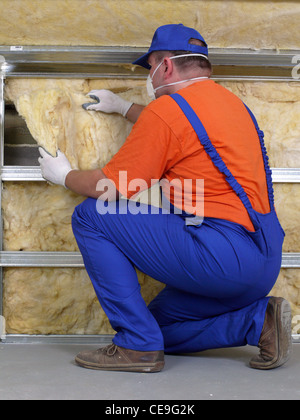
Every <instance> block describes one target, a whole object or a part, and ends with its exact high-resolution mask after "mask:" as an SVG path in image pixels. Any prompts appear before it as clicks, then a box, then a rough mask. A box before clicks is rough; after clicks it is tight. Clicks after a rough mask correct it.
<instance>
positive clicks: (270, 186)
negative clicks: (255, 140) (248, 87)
mask: <svg viewBox="0 0 300 420" xmlns="http://www.w3.org/2000/svg"><path fill="white" fill-rule="evenodd" d="M244 105H245V107H246V109H247V111H248V112H249V115H250V117H251V118H252V121H253V124H254V126H255V128H256V131H257V134H258V137H259V141H260V148H261V152H262V156H263V161H264V167H265V173H266V180H267V188H268V195H269V203H270V209H271V210H274V189H273V183H272V171H271V169H270V166H269V158H268V155H267V149H266V147H265V142H264V132H263V131H262V130H260V128H259V126H258V124H257V121H256V118H255V116H254V115H253V113H252V112H251V110H250V109H249V108H248V107H247V105H246V104H245V103H244Z"/></svg>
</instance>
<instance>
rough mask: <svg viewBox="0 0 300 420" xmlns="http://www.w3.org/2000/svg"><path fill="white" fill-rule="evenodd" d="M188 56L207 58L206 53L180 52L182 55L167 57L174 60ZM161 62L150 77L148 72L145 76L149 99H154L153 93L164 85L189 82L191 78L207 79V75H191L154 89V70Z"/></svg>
mask: <svg viewBox="0 0 300 420" xmlns="http://www.w3.org/2000/svg"><path fill="white" fill-rule="evenodd" d="M190 56H200V57H204V58H206V59H207V60H208V58H207V57H206V55H204V54H182V55H175V56H174V57H169V58H170V60H174V59H175V58H180V57H190ZM162 63H163V61H162V62H161V63H159V65H158V66H157V67H156V69H155V70H154V72H153V74H152V77H151V76H150V74H149V75H148V77H147V85H146V86H147V93H148V96H149V97H150V98H151V99H155V94H156V92H157V91H158V90H159V89H162V88H164V87H167V86H173V85H177V84H179V83H185V82H189V81H191V80H200V79H208V77H207V76H204V77H193V78H191V79H185V80H179V81H178V82H173V83H167V84H166V85H162V86H158V87H157V88H155V89H154V87H153V78H154V75H155V73H156V72H157V70H158V69H159V67H160V66H161V65H162Z"/></svg>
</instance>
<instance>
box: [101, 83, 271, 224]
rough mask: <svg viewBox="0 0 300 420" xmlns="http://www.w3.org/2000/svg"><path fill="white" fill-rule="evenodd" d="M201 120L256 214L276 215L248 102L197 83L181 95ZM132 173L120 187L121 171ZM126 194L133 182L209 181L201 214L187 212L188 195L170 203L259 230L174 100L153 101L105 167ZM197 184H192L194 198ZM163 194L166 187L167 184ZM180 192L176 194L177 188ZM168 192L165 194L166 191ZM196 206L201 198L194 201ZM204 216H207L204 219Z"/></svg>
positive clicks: (216, 85)
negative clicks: (247, 105)
mask: <svg viewBox="0 0 300 420" xmlns="http://www.w3.org/2000/svg"><path fill="white" fill-rule="evenodd" d="M178 93H179V94H180V95H182V96H183V97H184V98H185V99H186V100H187V102H188V103H189V104H190V106H191V107H192V108H193V110H194V111H195V112H196V114H197V115H198V117H199V118H200V120H201V122H202V124H203V126H204V127H205V129H206V131H207V134H208V137H209V138H210V140H211V142H212V144H213V145H214V147H215V148H216V150H217V151H218V153H219V154H220V156H221V158H222V159H223V161H224V163H225V164H226V166H227V167H228V169H229V170H230V171H231V173H232V174H233V176H234V177H235V178H236V180H237V182H239V183H240V184H241V185H242V187H243V188H244V190H245V192H246V194H247V196H248V198H249V200H250V202H251V204H252V206H253V208H254V210H256V211H258V212H260V213H268V212H269V211H270V206H269V199H268V191H267V182H266V175H265V170H264V164H263V157H262V152H261V147H260V142H259V137H258V135H257V132H256V129H255V126H254V124H253V122H252V119H251V117H250V115H249V114H248V111H247V110H246V108H245V106H244V104H243V102H242V101H241V100H240V99H239V98H238V97H237V96H235V95H234V94H233V93H231V92H230V91H229V90H227V89H225V88H224V87H222V86H220V85H218V84H217V83H215V82H214V81H212V80H205V81H200V82H196V83H194V84H192V85H190V86H188V87H186V88H184V89H181V90H180V91H178ZM120 171H127V174H126V176H127V182H125V183H124V182H122V184H119V172H120ZM103 172H104V174H105V175H106V177H107V178H109V179H111V180H112V181H113V182H114V183H115V185H116V187H117V189H118V190H119V191H120V192H121V194H122V195H124V196H126V197H128V198H130V197H131V196H132V195H133V194H135V193H136V192H137V191H136V190H134V191H130V190H128V186H129V183H130V181H132V180H134V179H142V180H144V181H145V184H146V185H147V186H148V187H150V186H151V185H153V184H151V180H161V179H163V178H164V179H166V180H167V181H169V182H171V181H172V180H174V179H176V180H180V181H181V182H182V185H184V180H193V181H196V180H199V179H200V180H204V190H203V193H204V206H203V208H202V209H201V211H200V212H198V211H197V208H196V207H195V208H196V210H195V211H191V209H193V206H191V207H189V206H188V205H187V206H186V207H185V203H184V200H183V199H182V196H181V197H180V199H178V197H177V199H176V197H174V195H175V196H176V192H174V193H173V190H172V192H171V195H170V194H169V196H170V200H171V202H172V204H175V205H176V207H178V205H179V204H178V203H179V202H181V203H182V206H183V210H184V211H186V212H188V213H192V214H196V215H197V216H204V217H214V218H219V219H225V220H228V221H232V222H235V223H239V224H241V225H243V226H244V227H246V228H247V229H249V230H254V229H253V225H252V223H251V220H250V218H249V215H248V212H247V210H246V209H245V207H244V205H243V204H242V202H241V200H240V199H239V197H238V196H237V195H236V193H235V192H234V191H233V190H232V188H231V187H230V186H229V184H228V183H227V181H226V179H225V175H223V174H222V173H220V171H219V170H218V169H217V168H216V167H215V166H214V164H213V163H212V161H211V159H210V157H209V156H208V155H207V153H206V152H205V150H204V148H203V146H202V145H201V143H200V141H199V139H198V136H197V135H196V133H195V131H194V130H193V128H192V126H191V125H190V123H189V122H188V120H187V119H186V117H185V115H184V114H183V112H182V111H181V109H180V108H179V107H178V105H177V103H176V102H175V101H174V100H173V99H172V98H171V97H170V96H168V95H164V96H161V97H160V98H158V99H157V100H155V101H153V102H151V103H150V104H149V105H148V106H147V107H146V108H145V109H144V110H143V111H142V113H141V115H140V117H139V118H138V120H137V122H136V123H135V124H134V126H133V127H132V131H131V133H130V135H129V136H128V137H127V139H126V141H125V143H124V145H123V146H122V147H121V149H120V150H119V151H118V152H117V153H116V155H115V156H114V157H113V158H112V159H111V160H110V162H109V163H108V164H107V165H106V166H105V167H104V168H103ZM195 188H196V184H195V183H193V184H192V190H193V195H195V194H196V191H195ZM162 189H164V186H163V184H162ZM175 190H176V189H175ZM163 192H164V191H163ZM192 202H193V203H194V202H195V197H194V198H193V201H192ZM200 213H201V214H200Z"/></svg>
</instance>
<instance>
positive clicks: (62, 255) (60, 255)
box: [0, 251, 300, 268]
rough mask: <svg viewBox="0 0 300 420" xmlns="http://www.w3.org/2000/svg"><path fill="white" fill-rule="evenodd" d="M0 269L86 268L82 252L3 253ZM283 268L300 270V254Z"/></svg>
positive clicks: (286, 256) (288, 256)
mask: <svg viewBox="0 0 300 420" xmlns="http://www.w3.org/2000/svg"><path fill="white" fill-rule="evenodd" d="M0 267H66V268H75V267H78V268H84V263H83V259H82V256H81V254H80V252H60V251H59V252H45V251H38V252H36V251H1V252H0ZM281 267H282V268H300V253H299V252H286V253H283V255H282V265H281Z"/></svg>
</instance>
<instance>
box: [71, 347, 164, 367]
mask: <svg viewBox="0 0 300 420" xmlns="http://www.w3.org/2000/svg"><path fill="white" fill-rule="evenodd" d="M75 362H76V363H77V364H78V365H79V366H82V367H85V368H88V369H98V370H121V371H126V372H159V371H160V370H162V369H163V367H164V364H165V362H164V352H163V351H162V350H161V351H136V350H130V349H125V348H123V347H119V346H116V345H115V344H110V345H108V346H106V347H102V348H100V349H98V350H95V351H82V352H81V353H79V354H78V355H77V356H76V358H75Z"/></svg>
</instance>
